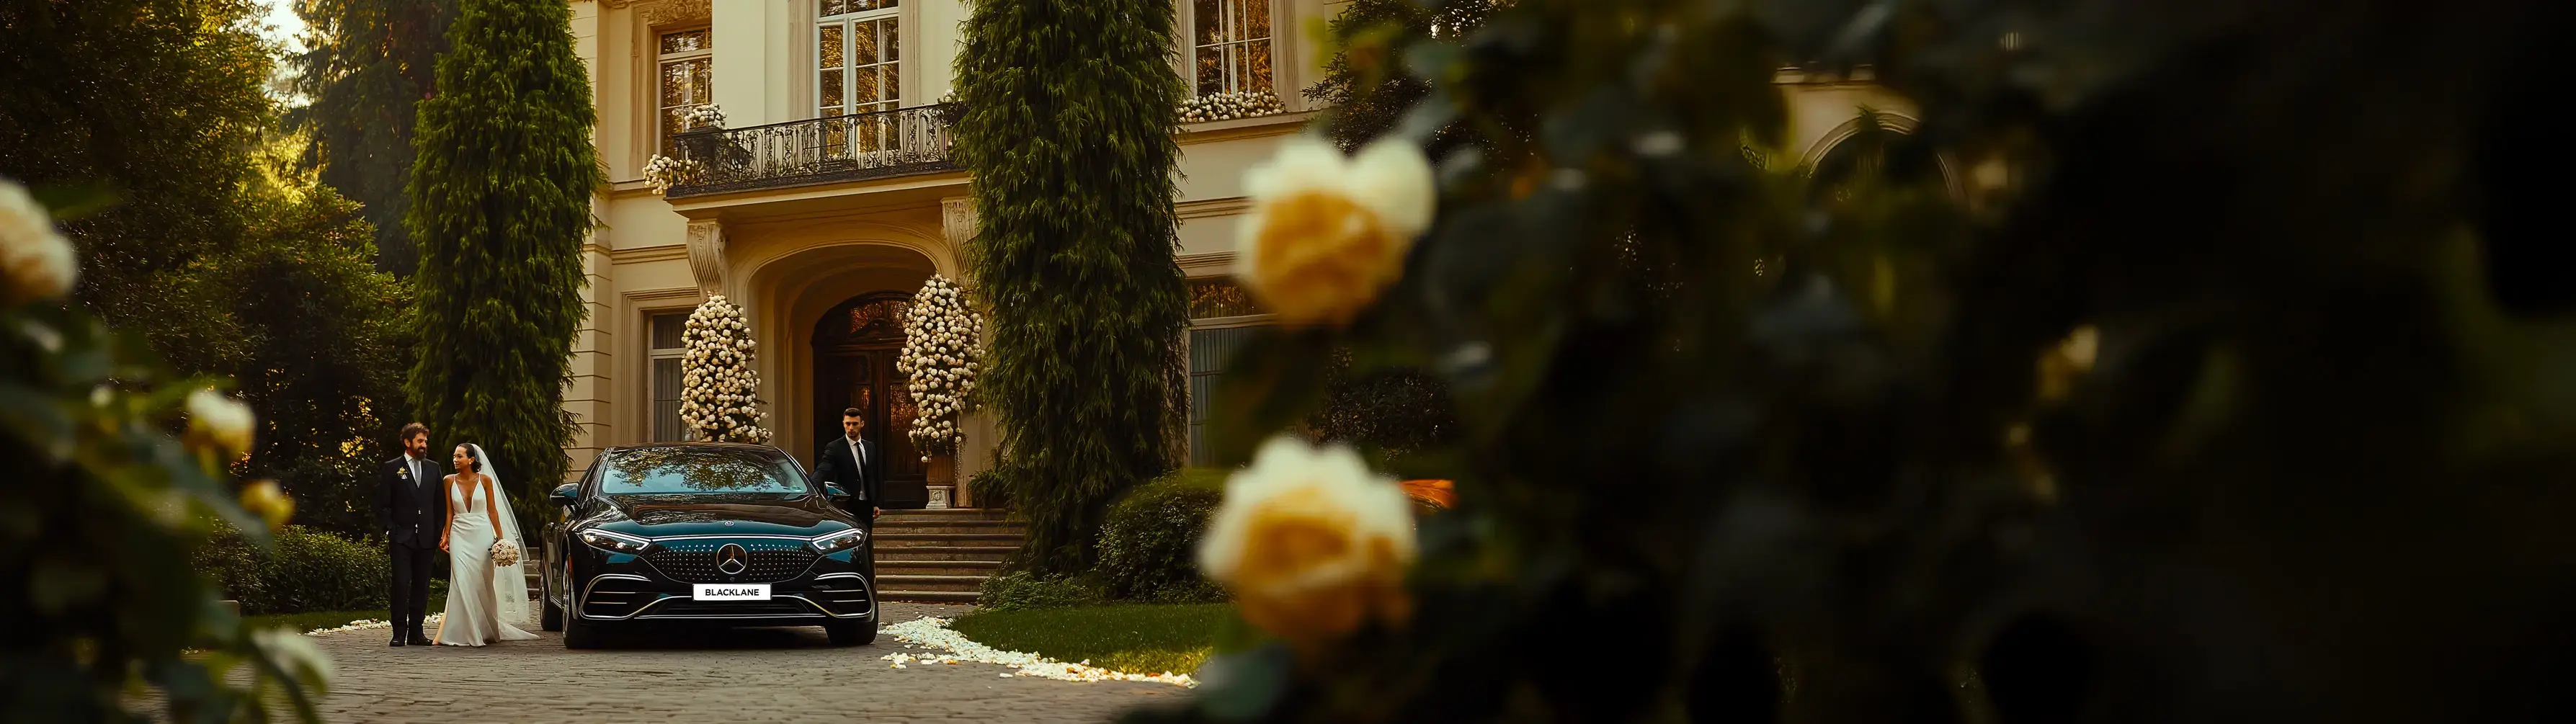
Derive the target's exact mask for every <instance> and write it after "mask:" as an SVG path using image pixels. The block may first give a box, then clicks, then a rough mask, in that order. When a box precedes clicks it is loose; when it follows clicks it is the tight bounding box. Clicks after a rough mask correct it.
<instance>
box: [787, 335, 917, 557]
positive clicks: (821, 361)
mask: <svg viewBox="0 0 2576 724" xmlns="http://www.w3.org/2000/svg"><path fill="white" fill-rule="evenodd" d="M911 307H912V295H909V294H904V293H902V292H871V293H867V294H861V295H858V296H854V297H850V298H849V299H847V300H844V301H842V302H841V303H840V304H837V305H834V306H833V307H832V308H831V310H830V311H827V312H824V313H823V315H822V318H820V319H817V320H815V321H814V334H813V337H812V343H811V351H810V355H811V356H810V359H811V360H812V363H811V364H810V365H808V366H807V367H806V369H809V370H812V374H813V384H812V388H813V391H814V403H813V407H812V408H810V409H812V410H814V414H813V416H812V418H813V425H814V430H813V435H814V439H816V440H830V439H833V438H834V437H838V436H839V435H841V428H840V425H841V413H842V411H844V410H847V409H851V408H856V409H858V410H859V411H860V413H861V415H860V416H861V417H862V418H863V419H866V420H867V428H866V429H867V432H866V433H865V436H866V437H867V440H868V442H869V443H870V444H872V445H873V446H874V447H875V448H876V449H877V450H879V451H881V454H882V455H883V459H881V460H877V461H875V463H876V465H877V466H878V469H880V470H882V471H883V472H884V475H885V478H884V493H885V498H884V499H883V500H881V501H879V502H878V503H877V507H880V508H886V509H889V510H893V509H913V508H921V507H923V506H925V505H928V504H929V501H930V493H929V488H928V485H929V466H928V465H927V464H925V463H923V462H922V460H921V453H920V452H919V451H918V450H916V449H914V448H913V446H912V440H911V435H910V433H911V431H912V421H913V418H914V416H915V414H916V413H917V412H918V411H919V409H920V406H919V405H918V404H917V403H916V402H915V401H914V400H913V398H912V394H911V392H910V389H909V388H908V381H907V380H906V379H905V378H904V376H903V375H902V374H900V373H898V372H896V371H895V364H894V362H895V357H896V355H898V354H901V352H902V350H903V343H904V339H905V337H904V331H903V318H904V314H905V312H907V311H909V310H910V309H911Z"/></svg>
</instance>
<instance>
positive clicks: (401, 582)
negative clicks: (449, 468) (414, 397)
mask: <svg viewBox="0 0 2576 724" xmlns="http://www.w3.org/2000/svg"><path fill="white" fill-rule="evenodd" d="M402 443H403V454H402V456H401V457H397V458H394V459H392V460H387V461H385V466H384V476H383V478H384V479H383V480H382V481H380V482H378V483H377V485H376V526H377V527H378V528H382V529H384V531H385V541H386V543H385V547H386V548H387V549H388V552H390V553H392V554H393V558H394V582H393V591H392V596H391V597H390V598H389V600H390V601H391V602H392V604H393V621H392V623H393V625H394V641H393V645H395V646H402V645H404V644H410V645H412V646H428V645H430V644H429V636H428V635H426V632H424V631H422V630H421V624H422V620H423V619H426V618H428V617H429V573H430V566H431V565H432V564H433V563H434V562H435V561H436V560H437V555H438V538H439V534H440V533H443V532H444V531H442V530H440V529H441V528H443V527H445V526H446V525H447V490H446V488H445V486H443V485H440V484H439V480H440V479H441V476H440V475H439V467H438V463H436V462H434V461H431V460H430V459H429V426H427V425H423V424H420V423H417V422H415V423H411V424H409V425H404V426H403V428H402Z"/></svg>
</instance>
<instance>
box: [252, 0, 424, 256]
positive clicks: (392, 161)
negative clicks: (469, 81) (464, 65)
mask: <svg viewBox="0 0 2576 724" xmlns="http://www.w3.org/2000/svg"><path fill="white" fill-rule="evenodd" d="M456 5H457V0H296V2H295V14H296V15H297V16H298V17H301V18H303V20H304V27H305V28H306V33H305V37H304V38H303V40H304V45H305V47H306V48H307V49H306V50H305V51H304V52H303V53H300V54H297V55H295V56H293V57H292V58H291V59H290V64H291V65H292V66H293V68H294V71H295V76H294V77H293V79H292V81H291V83H290V85H289V87H290V88H292V89H293V90H294V91H295V92H297V93H300V94H303V95H304V96H305V97H306V98H307V99H309V100H310V103H309V104H308V105H305V106H302V107H300V108H296V109H293V110H291V111H289V112H288V113H287V114H286V121H287V124H288V125H289V126H290V127H292V128H295V129H297V130H299V131H302V132H305V133H308V134H310V135H311V136H312V139H313V142H312V143H311V145H309V146H307V147H306V149H305V153H304V155H303V157H302V158H301V159H300V160H299V162H300V163H301V164H302V165H303V167H304V168H307V169H311V170H314V171H316V172H317V173H318V174H319V175H320V177H321V180H322V183H323V184H326V185H329V186H330V187H332V188H334V189H338V190H339V192H340V193H341V194H343V195H346V196H348V197H349V198H351V199H354V200H356V201H358V202H359V203H361V204H364V205H365V207H364V208H365V212H366V218H367V222H368V223H369V224H372V225H374V227H375V246H376V250H377V259H376V263H377V267H378V268H380V269H383V270H386V271H391V272H394V273H396V274H401V275H409V274H410V273H411V272H412V270H413V269H415V268H417V266H418V264H419V258H418V251H417V250H416V249H415V247H414V245H413V244H412V241H411V237H410V236H408V235H406V234H405V233H404V230H403V214H404V211H405V210H406V209H407V208H408V207H409V204H410V199H409V197H407V196H405V195H404V192H403V187H404V185H405V184H406V183H408V182H409V181H410V180H411V166H412V132H413V123H414V122H415V121H416V120H417V118H418V116H417V114H416V112H415V110H414V108H413V106H414V105H415V104H417V103H419V102H420V101H421V100H422V99H425V98H428V97H430V95H431V94H432V93H433V91H435V90H436V88H437V76H436V68H437V61H438V56H439V54H440V53H442V52H445V51H446V50H447V26H448V24H449V23H451V22H454V21H455V19H456Z"/></svg>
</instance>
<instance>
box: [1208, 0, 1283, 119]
mask: <svg viewBox="0 0 2576 724" xmlns="http://www.w3.org/2000/svg"><path fill="white" fill-rule="evenodd" d="M1190 51H1191V52H1190V59H1191V63H1190V65H1191V67H1192V68H1193V69H1194V70H1193V72H1192V74H1193V75H1194V76H1196V77H1195V79H1194V80H1195V81H1196V82H1197V84H1198V94H1199V95H1203V96H1204V95H1215V94H1218V93H1239V92H1243V91H1266V90H1271V87H1270V0H1191V3H1190Z"/></svg>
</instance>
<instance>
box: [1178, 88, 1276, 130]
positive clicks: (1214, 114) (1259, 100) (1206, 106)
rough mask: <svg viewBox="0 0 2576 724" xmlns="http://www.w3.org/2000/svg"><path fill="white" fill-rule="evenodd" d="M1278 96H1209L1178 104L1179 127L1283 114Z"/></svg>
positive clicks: (1250, 93) (1267, 93)
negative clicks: (1180, 125)
mask: <svg viewBox="0 0 2576 724" xmlns="http://www.w3.org/2000/svg"><path fill="white" fill-rule="evenodd" d="M1284 110H1285V109H1284V108H1282V107H1281V106H1280V105H1279V94H1278V93H1276V92H1272V91H1268V90H1251V91H1235V92H1232V93H1211V94H1208V95H1203V96H1198V97H1195V98H1191V99H1189V100H1185V101H1181V122H1182V123H1203V122H1207V121H1230V120H1234V119H1237V118H1251V117H1253V116H1268V115H1276V114H1278V113H1281V112H1284Z"/></svg>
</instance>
